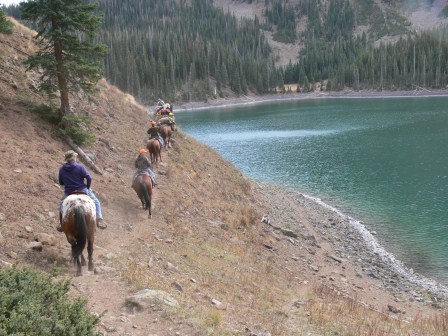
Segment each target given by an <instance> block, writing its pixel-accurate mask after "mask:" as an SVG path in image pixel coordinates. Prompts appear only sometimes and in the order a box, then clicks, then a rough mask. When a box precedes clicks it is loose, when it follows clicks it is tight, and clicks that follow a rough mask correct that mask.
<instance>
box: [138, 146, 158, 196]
mask: <svg viewBox="0 0 448 336" xmlns="http://www.w3.org/2000/svg"><path fill="white" fill-rule="evenodd" d="M147 152H148V151H147V150H146V149H144V148H142V149H140V151H139V154H138V156H137V157H136V158H135V164H134V165H135V168H137V170H136V172H135V173H134V176H133V178H132V184H134V181H135V179H136V177H137V176H138V175H140V174H143V173H148V174H149V176H150V177H151V180H152V184H153V185H154V187H157V181H156V174H154V172H153V171H152V169H151V162H150V161H149V159H148V158H147V157H146V156H145V153H147Z"/></svg>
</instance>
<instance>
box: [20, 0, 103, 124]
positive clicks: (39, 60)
mask: <svg viewBox="0 0 448 336" xmlns="http://www.w3.org/2000/svg"><path fill="white" fill-rule="evenodd" d="M96 7H97V5H96V4H83V1H82V0H29V1H28V2H22V3H21V4H20V10H21V13H22V19H24V20H29V21H32V22H34V23H35V24H36V25H37V30H38V34H37V35H36V39H37V40H38V43H39V44H40V49H39V51H38V52H37V54H35V55H31V56H30V57H29V58H28V59H27V61H26V63H27V64H28V66H29V67H30V68H37V67H40V68H42V69H43V72H42V75H41V80H42V83H41V85H40V88H41V89H42V90H43V91H44V92H46V93H48V94H51V93H54V92H56V91H59V92H60V100H61V108H60V113H61V115H62V116H66V115H69V114H70V113H71V111H70V102H69V92H70V91H74V90H76V89H79V88H82V89H84V90H85V91H86V92H90V91H91V90H92V89H93V86H94V84H95V83H96V82H97V81H98V80H99V79H100V78H101V77H102V74H103V71H102V70H103V67H102V61H103V57H104V55H105V53H106V49H105V46H103V45H100V44H95V43H94V42H93V37H94V35H95V33H96V32H97V31H98V29H99V28H100V25H101V22H102V16H100V15H98V14H94V12H93V11H94V10H95V8H96Z"/></svg>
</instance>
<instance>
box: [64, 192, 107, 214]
mask: <svg viewBox="0 0 448 336" xmlns="http://www.w3.org/2000/svg"><path fill="white" fill-rule="evenodd" d="M82 191H84V192H85V193H86V194H87V196H90V197H91V198H92V199H93V202H94V203H95V208H96V216H97V217H98V219H103V213H102V212H101V204H100V200H99V199H98V198H97V197H96V196H95V194H94V193H93V192H92V190H91V189H87V188H84V189H82ZM67 196H69V195H68V194H66V193H65V192H64V195H63V196H62V201H61V202H60V203H59V210H62V202H63V201H64V199H65V198H66V197H67Z"/></svg>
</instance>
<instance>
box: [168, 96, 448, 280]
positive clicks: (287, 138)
mask: <svg viewBox="0 0 448 336" xmlns="http://www.w3.org/2000/svg"><path fill="white" fill-rule="evenodd" d="M176 122H177V124H178V125H179V126H180V128H181V129H182V130H183V131H185V132H186V133H188V134H189V135H191V136H192V137H194V138H196V139H198V140H199V141H201V142H203V143H205V144H207V145H209V146H210V147H212V148H213V149H215V150H216V151H217V152H219V153H220V154H221V155H222V156H223V157H224V158H226V159H227V160H228V161H230V162H232V163H233V164H234V165H235V166H236V167H238V168H239V169H240V170H241V171H242V172H243V173H244V174H245V175H246V176H248V177H250V178H254V179H258V180H262V181H266V182H271V183H275V184H279V185H282V186H285V187H288V188H293V189H296V190H298V191H300V192H303V193H305V194H308V195H311V196H316V197H320V198H321V199H322V200H323V201H324V202H325V203H327V204H329V205H331V206H333V207H335V208H337V209H339V210H340V211H342V212H343V213H345V214H347V215H349V216H351V217H353V218H355V219H358V220H362V222H363V223H364V225H365V226H366V228H367V229H368V230H370V231H375V232H376V233H377V235H376V239H377V240H378V241H379V243H380V244H381V246H383V247H384V248H385V249H386V250H387V251H389V252H391V253H392V254H393V255H394V256H395V257H396V258H397V259H399V260H401V261H402V262H403V263H404V264H405V265H406V266H407V267H409V268H412V269H413V270H414V271H416V272H418V273H420V274H423V275H425V276H427V277H429V278H432V279H434V280H436V281H438V282H440V283H442V284H445V285H448V143H447V142H448V97H428V98H426V97H418V98H417V97H416V98H414V97H411V98H410V97H406V98H380V99H311V100H294V101H282V102H278V101H277V102H267V103H263V104H257V105H244V106H239V107H226V108H214V109H204V110H195V111H183V112H181V113H177V114H176Z"/></svg>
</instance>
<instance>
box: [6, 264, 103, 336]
mask: <svg viewBox="0 0 448 336" xmlns="http://www.w3.org/2000/svg"><path fill="white" fill-rule="evenodd" d="M69 288H70V282H69V280H64V281H60V282H54V281H53V279H52V277H51V276H48V275H45V274H43V273H40V272H37V271H34V270H32V269H29V268H19V267H15V266H14V267H10V268H4V269H0V335H61V336H62V335H98V333H97V332H95V331H94V328H95V326H96V325H97V324H98V322H99V317H96V316H95V315H93V314H91V313H89V312H88V311H87V309H86V303H87V302H86V300H85V299H79V298H78V299H76V300H74V301H73V302H71V301H69V299H68V297H67V292H68V290H69Z"/></svg>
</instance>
